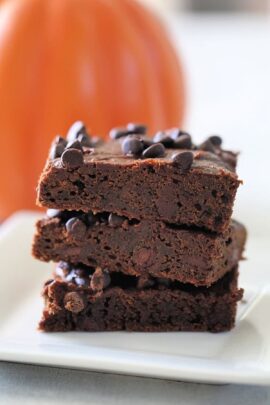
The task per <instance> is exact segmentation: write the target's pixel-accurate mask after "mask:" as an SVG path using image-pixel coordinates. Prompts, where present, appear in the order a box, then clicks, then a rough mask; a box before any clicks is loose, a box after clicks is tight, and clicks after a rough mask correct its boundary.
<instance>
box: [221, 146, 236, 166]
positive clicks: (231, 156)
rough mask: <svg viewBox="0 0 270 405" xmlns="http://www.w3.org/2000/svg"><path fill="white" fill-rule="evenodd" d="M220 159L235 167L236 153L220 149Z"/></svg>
mask: <svg viewBox="0 0 270 405" xmlns="http://www.w3.org/2000/svg"><path fill="white" fill-rule="evenodd" d="M220 156H221V159H222V160H223V161H224V162H225V163H227V164H228V165H229V166H231V167H232V168H233V169H235V168H236V165H237V154H235V153H233V152H229V151H225V150H224V151H222V153H221V155H220Z"/></svg>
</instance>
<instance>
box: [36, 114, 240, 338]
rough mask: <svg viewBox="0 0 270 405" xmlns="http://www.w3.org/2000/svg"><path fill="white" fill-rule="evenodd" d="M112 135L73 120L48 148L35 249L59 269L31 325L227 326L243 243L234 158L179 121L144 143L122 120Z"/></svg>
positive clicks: (143, 134)
mask: <svg viewBox="0 0 270 405" xmlns="http://www.w3.org/2000/svg"><path fill="white" fill-rule="evenodd" d="M110 138H111V140H110V141H107V142H104V143H102V142H101V141H100V139H98V138H97V137H92V136H90V135H89V134H88V133H87V130H86V128H85V126H84V125H83V123H81V122H76V123H75V124H74V125H72V127H71V128H70V130H69V131H68V134H67V136H66V138H65V139H64V138H62V137H60V136H58V137H57V138H56V139H55V141H54V142H53V144H52V147H51V150H50V155H49V158H48V161H47V164H46V166H45V168H44V171H43V173H42V175H41V178H40V182H39V186H38V204H39V205H40V206H42V207H46V208H47V209H48V210H47V214H46V216H45V217H44V218H43V219H41V220H39V221H38V222H37V225H36V234H35V238H34V244H33V254H34V256H35V257H36V258H38V259H40V260H43V261H54V262H56V263H57V264H56V268H55V272H54V274H53V276H52V278H51V279H50V280H48V281H47V282H46V283H45V285H44V288H43V297H44V300H45V307H44V312H43V316H42V319H41V322H40V329H41V330H44V331H69V330H81V331H83V330H84V331H105V330H107V331H115V330H130V331H180V330H181V331H211V332H221V331H226V330H230V329H231V328H232V327H233V326H234V323H235V315H236V307H237V302H238V301H239V300H240V299H241V298H242V295H243V290H242V289H239V288H238V262H239V260H240V259H241V258H242V253H243V249H244V244H245V239H246V231H245V228H244V227H243V225H241V224H239V223H238V222H236V221H234V220H231V215H232V207H233V203H234V198H235V194H236V191H237V188H238V186H239V184H240V183H241V181H240V180H239V179H238V177H237V175H236V173H235V167H236V160H237V155H236V154H235V153H233V152H230V151H225V150H223V149H222V147H221V144H222V140H221V138H220V137H218V136H212V137H209V138H208V139H207V140H206V141H205V142H203V143H202V144H201V145H194V143H193V142H192V138H191V136H190V135H189V134H188V133H186V132H183V131H181V130H179V129H177V128H173V129H170V130H167V131H161V132H158V133H157V134H156V135H155V136H154V137H153V138H150V137H149V136H148V135H147V129H146V127H145V126H144V125H139V124H132V123H131V124H128V125H127V127H124V128H114V129H112V130H111V132H110Z"/></svg>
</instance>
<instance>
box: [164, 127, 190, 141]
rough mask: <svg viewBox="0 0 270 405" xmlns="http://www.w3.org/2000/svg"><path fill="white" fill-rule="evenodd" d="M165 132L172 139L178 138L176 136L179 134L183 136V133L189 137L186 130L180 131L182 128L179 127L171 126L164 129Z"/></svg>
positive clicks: (178, 136)
mask: <svg viewBox="0 0 270 405" xmlns="http://www.w3.org/2000/svg"><path fill="white" fill-rule="evenodd" d="M166 133H167V134H168V135H169V136H170V137H171V138H172V139H178V138H180V137H181V136H184V135H188V136H189V137H190V135H189V133H188V132H185V131H182V130H181V129H179V128H171V129H168V130H167V131H166Z"/></svg>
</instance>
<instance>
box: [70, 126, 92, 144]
mask: <svg viewBox="0 0 270 405" xmlns="http://www.w3.org/2000/svg"><path fill="white" fill-rule="evenodd" d="M81 134H84V135H87V131H86V127H85V125H84V123H83V122H82V121H76V122H74V124H72V125H71V127H70V128H69V130H68V132H67V140H68V141H69V142H70V141H75V140H76V139H77V138H78V137H79V135H81Z"/></svg>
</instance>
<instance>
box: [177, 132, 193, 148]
mask: <svg viewBox="0 0 270 405" xmlns="http://www.w3.org/2000/svg"><path fill="white" fill-rule="evenodd" d="M174 147H175V148H178V149H191V147H192V141H191V136H190V135H181V136H180V137H179V138H177V139H175V141H174Z"/></svg>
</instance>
